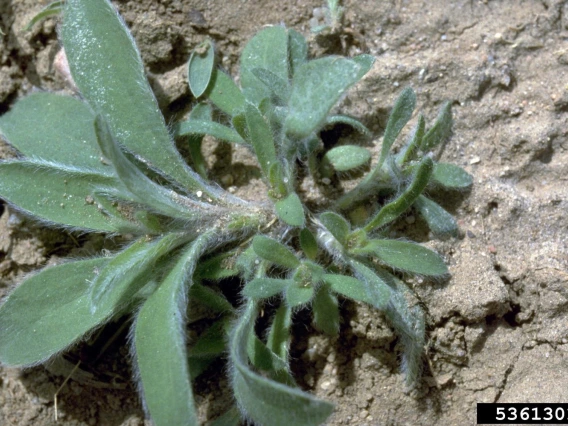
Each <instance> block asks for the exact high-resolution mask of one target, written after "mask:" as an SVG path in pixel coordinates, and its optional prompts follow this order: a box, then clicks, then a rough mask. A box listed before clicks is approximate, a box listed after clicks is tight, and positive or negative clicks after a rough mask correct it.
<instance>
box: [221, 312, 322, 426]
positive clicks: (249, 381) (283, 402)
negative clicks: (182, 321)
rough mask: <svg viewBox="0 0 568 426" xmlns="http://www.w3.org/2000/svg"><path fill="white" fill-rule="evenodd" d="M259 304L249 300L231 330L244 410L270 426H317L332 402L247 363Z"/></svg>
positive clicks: (238, 391)
mask: <svg viewBox="0 0 568 426" xmlns="http://www.w3.org/2000/svg"><path fill="white" fill-rule="evenodd" d="M257 315H258V306H257V304H256V303H255V302H253V301H249V302H247V304H246V306H245V310H244V311H243V312H242V314H241V315H240V317H239V321H238V322H237V323H236V325H235V327H234V329H233V332H232V333H231V338H230V343H229V350H230V361H231V364H232V365H231V370H232V377H233V391H234V395H235V397H236V399H237V402H238V404H239V406H240V408H241V410H242V411H243V412H244V413H245V415H246V416H247V417H249V418H251V419H252V420H253V421H255V422H257V423H260V424H265V425H271V426H289V425H290V424H293V425H295V426H316V425H320V424H321V423H323V422H324V421H325V420H326V419H327V418H328V417H329V415H330V414H331V413H332V411H333V405H331V404H330V403H328V402H325V401H321V400H318V399H316V398H314V397H313V396H311V395H309V394H307V393H305V392H302V391H301V390H299V389H295V388H292V387H289V386H285V385H283V384H280V383H278V382H275V381H273V380H270V379H268V378H266V377H263V376H261V375H260V374H258V373H255V372H254V371H253V370H252V369H251V368H250V367H249V365H248V363H247V343H248V341H249V336H250V335H251V334H253V333H254V324H255V320H256V317H257Z"/></svg>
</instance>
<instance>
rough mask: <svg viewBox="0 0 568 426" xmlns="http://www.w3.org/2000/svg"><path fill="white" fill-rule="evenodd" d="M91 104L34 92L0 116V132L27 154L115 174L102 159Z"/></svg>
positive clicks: (102, 172) (67, 97)
mask: <svg viewBox="0 0 568 426" xmlns="http://www.w3.org/2000/svg"><path fill="white" fill-rule="evenodd" d="M94 120H95V115H94V114H93V112H92V110H91V108H90V107H89V106H88V105H87V104H86V103H85V102H82V101H80V100H79V99H76V98H73V97H71V96H61V95H55V94H53V93H48V92H40V93H33V94H31V95H29V96H27V97H25V98H23V99H22V100H20V101H18V102H17V103H16V104H15V105H14V107H13V108H12V109H11V110H10V111H9V112H8V113H6V114H4V115H3V116H2V117H0V134H1V135H2V137H3V138H4V139H6V141H8V142H9V143H10V144H11V145H12V146H14V147H15V148H16V149H17V150H18V151H20V152H21V153H22V154H24V155H25V156H26V157H33V158H41V159H42V160H46V161H56V162H58V163H61V164H66V165H68V166H73V167H87V168H89V169H90V170H92V171H96V172H97V173H100V174H107V175H112V174H113V170H112V167H109V166H108V165H106V164H104V163H103V162H102V161H101V150H100V148H99V145H98V143H97V137H96V135H95V131H94V129H93V121H94Z"/></svg>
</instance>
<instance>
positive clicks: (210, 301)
mask: <svg viewBox="0 0 568 426" xmlns="http://www.w3.org/2000/svg"><path fill="white" fill-rule="evenodd" d="M189 298H190V299H191V300H194V301H197V302H198V303H200V304H201V305H203V306H205V307H207V308H209V309H211V310H212V311H214V312H218V313H222V314H224V313H231V312H234V310H235V308H233V305H231V302H229V301H228V300H227V299H226V298H225V296H223V294H221V293H220V292H218V291H215V290H213V289H212V288H211V287H206V286H204V285H202V284H199V283H198V282H195V283H193V285H192V286H191V288H190V289H189Z"/></svg>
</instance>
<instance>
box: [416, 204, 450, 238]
mask: <svg viewBox="0 0 568 426" xmlns="http://www.w3.org/2000/svg"><path fill="white" fill-rule="evenodd" d="M414 206H415V207H416V209H417V210H418V211H419V212H420V215H421V216H422V217H423V218H424V220H425V221H426V223H428V227H429V228H430V229H431V230H432V232H433V233H434V234H436V235H438V236H440V237H447V236H455V235H457V233H458V224H457V223H456V220H455V219H454V217H453V216H452V215H451V214H449V213H448V212H447V211H446V210H444V209H443V208H442V207H441V206H440V205H439V204H438V203H436V202H435V201H432V200H430V199H429V198H427V197H425V196H424V195H421V196H420V197H418V198H417V199H416V201H415V202H414Z"/></svg>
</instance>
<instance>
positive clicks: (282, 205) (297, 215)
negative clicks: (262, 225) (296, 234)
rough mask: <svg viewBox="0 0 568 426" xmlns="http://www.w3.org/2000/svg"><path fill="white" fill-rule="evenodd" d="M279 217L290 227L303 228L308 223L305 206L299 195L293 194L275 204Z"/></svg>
mask: <svg viewBox="0 0 568 426" xmlns="http://www.w3.org/2000/svg"><path fill="white" fill-rule="evenodd" d="M274 207H275V210H276V214H277V215H278V217H279V218H280V219H281V220H282V221H284V222H286V223H287V224H288V225H291V226H297V227H300V228H301V227H303V226H304V223H305V222H306V217H305V216H304V206H303V205H302V201H301V200H300V197H298V194H296V193H295V192H292V193H291V194H289V195H288V196H287V197H286V198H284V199H283V200H278V201H277V202H276V203H275V204H274Z"/></svg>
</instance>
